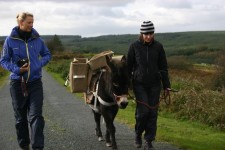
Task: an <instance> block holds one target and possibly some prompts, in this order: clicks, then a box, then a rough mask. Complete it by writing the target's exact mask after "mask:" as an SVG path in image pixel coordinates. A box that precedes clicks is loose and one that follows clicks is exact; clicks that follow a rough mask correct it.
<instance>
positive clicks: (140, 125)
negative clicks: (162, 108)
mask: <svg viewBox="0 0 225 150" xmlns="http://www.w3.org/2000/svg"><path fill="white" fill-rule="evenodd" d="M133 90H134V94H135V97H136V100H137V105H136V112H135V119H136V124H135V133H136V136H142V133H143V132H144V138H145V140H146V141H153V140H155V136H156V130H157V117H158V107H155V108H149V107H147V106H146V105H145V104H147V105H148V106H150V107H153V106H156V105H157V104H158V103H159V98H160V91H161V85H160V84H159V85H158V86H153V87H145V86H143V85H142V84H140V83H136V84H134V85H133ZM138 101H139V102H138ZM143 103H144V104H143Z"/></svg>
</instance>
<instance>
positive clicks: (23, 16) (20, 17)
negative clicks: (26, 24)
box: [16, 12, 34, 24]
mask: <svg viewBox="0 0 225 150" xmlns="http://www.w3.org/2000/svg"><path fill="white" fill-rule="evenodd" d="M28 16H30V17H33V16H34V15H33V14H32V13H29V12H21V13H18V15H17V16H16V20H17V23H18V24H19V22H20V21H24V20H25V19H26V18H27V17H28Z"/></svg>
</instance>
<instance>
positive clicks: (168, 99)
mask: <svg viewBox="0 0 225 150" xmlns="http://www.w3.org/2000/svg"><path fill="white" fill-rule="evenodd" d="M169 91H170V92H178V90H174V89H171V90H169ZM170 92H168V93H167V94H166V92H165V91H164V92H163V96H162V97H160V99H163V100H164V102H165V103H166V105H170V102H171V98H170ZM128 95H129V97H130V98H131V99H133V100H134V101H136V102H138V103H141V104H143V105H145V106H146V107H148V108H149V109H156V108H157V107H159V104H160V100H159V103H158V104H156V105H155V106H150V105H148V104H147V103H145V102H142V101H139V100H136V98H135V97H133V96H131V95H130V93H129V92H128Z"/></svg>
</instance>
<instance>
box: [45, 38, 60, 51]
mask: <svg viewBox="0 0 225 150" xmlns="http://www.w3.org/2000/svg"><path fill="white" fill-rule="evenodd" d="M46 45H47V47H48V48H49V50H50V51H51V53H55V52H60V51H64V46H63V44H62V42H61V40H60V39H59V37H58V36H57V35H54V36H53V38H52V39H50V40H49V41H47V42H46Z"/></svg>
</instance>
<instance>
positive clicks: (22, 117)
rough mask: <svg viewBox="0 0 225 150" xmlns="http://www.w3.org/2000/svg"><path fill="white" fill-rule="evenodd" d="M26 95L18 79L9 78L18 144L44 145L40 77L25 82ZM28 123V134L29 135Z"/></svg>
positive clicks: (38, 146) (36, 146)
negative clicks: (25, 95)
mask: <svg viewBox="0 0 225 150" xmlns="http://www.w3.org/2000/svg"><path fill="white" fill-rule="evenodd" d="M27 92H28V96H27V97H24V96H23V93H22V88H21V81H20V80H11V82H10V93H11V97H12V105H13V110H14V116H15V120H16V123H15V127H16V133H17V140H18V143H19V146H20V147H21V148H23V147H24V146H28V145H29V144H30V142H31V144H32V148H40V149H42V148H43V147H44V134H43V130H44V125H45V122H44V118H43V116H42V106H43V86H42V81H41V79H37V80H35V81H32V82H28V83H27ZM29 125H30V132H31V133H30V135H31V137H29Z"/></svg>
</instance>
